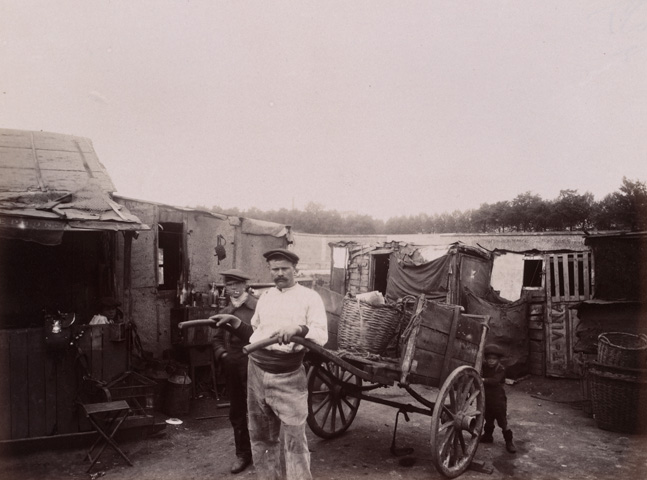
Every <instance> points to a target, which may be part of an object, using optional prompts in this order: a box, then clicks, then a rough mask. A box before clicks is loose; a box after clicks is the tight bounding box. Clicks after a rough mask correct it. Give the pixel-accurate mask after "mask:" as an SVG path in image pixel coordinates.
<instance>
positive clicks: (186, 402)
mask: <svg viewBox="0 0 647 480" xmlns="http://www.w3.org/2000/svg"><path fill="white" fill-rule="evenodd" d="M164 396H165V398H164V413H166V414H167V415H169V416H171V417H176V416H178V415H187V414H188V413H189V408H190V400H191V379H190V378H189V377H188V376H187V375H184V376H182V375H172V376H171V377H169V379H168V381H167V384H166V388H165V392H164Z"/></svg>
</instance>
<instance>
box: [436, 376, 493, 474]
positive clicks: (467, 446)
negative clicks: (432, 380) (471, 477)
mask: <svg viewBox="0 0 647 480" xmlns="http://www.w3.org/2000/svg"><path fill="white" fill-rule="evenodd" d="M484 419H485V395H484V391H483V380H481V376H480V375H479V374H478V372H477V371H476V370H475V369H474V368H472V367H469V366H462V367H459V368H457V369H456V370H454V371H453V372H452V373H451V374H450V375H449V376H448V377H447V380H445V383H443V386H442V387H441V389H440V392H438V398H437V399H436V404H435V405H434V411H433V414H432V416H431V456H432V460H433V462H434V466H435V467H436V469H437V470H438V471H439V472H440V473H442V474H443V475H444V476H446V477H448V478H454V477H457V476H458V475H460V474H461V473H463V472H464V471H465V470H467V467H469V466H470V463H471V462H472V459H473V458H474V455H475V454H476V449H477V448H478V445H479V435H480V434H481V429H482V427H483V422H484Z"/></svg>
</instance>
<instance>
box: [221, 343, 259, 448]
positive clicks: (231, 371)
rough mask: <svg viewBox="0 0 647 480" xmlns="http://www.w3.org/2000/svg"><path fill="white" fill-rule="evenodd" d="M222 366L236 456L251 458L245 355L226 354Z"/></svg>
mask: <svg viewBox="0 0 647 480" xmlns="http://www.w3.org/2000/svg"><path fill="white" fill-rule="evenodd" d="M222 368H223V371H224V374H225V382H226V385H227V392H228V393H229V421H230V422H231V426H232V427H233V428H234V442H235V443H236V456H237V457H245V458H252V447H251V445H250V441H249V431H248V429H247V355H245V354H244V353H241V354H240V355H238V354H235V353H230V354H228V355H227V356H226V357H225V358H224V359H222Z"/></svg>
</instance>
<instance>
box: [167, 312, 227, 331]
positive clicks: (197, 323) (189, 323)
mask: <svg viewBox="0 0 647 480" xmlns="http://www.w3.org/2000/svg"><path fill="white" fill-rule="evenodd" d="M223 318H231V319H236V320H238V321H240V319H239V318H238V317H237V316H236V315H230V314H228V313H219V314H218V315H214V316H213V317H209V318H201V319H199V320H186V321H184V322H180V323H178V324H177V326H178V328H179V329H180V330H182V329H183V328H185V327H201V326H207V327H211V328H218V327H217V324H218V320H222V319H223Z"/></svg>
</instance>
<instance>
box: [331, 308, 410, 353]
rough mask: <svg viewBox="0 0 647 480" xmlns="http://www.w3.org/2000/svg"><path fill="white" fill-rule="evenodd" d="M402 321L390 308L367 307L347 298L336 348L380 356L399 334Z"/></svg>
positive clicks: (398, 314) (400, 316) (398, 311)
mask: <svg viewBox="0 0 647 480" xmlns="http://www.w3.org/2000/svg"><path fill="white" fill-rule="evenodd" d="M401 318H402V314H401V312H400V310H398V309H397V308H396V307H395V306H393V305H388V304H387V305H370V304H368V303H366V302H362V301H361V300H358V299H356V298H349V297H346V298H344V303H343V306H342V311H341V317H340V319H339V327H338V330H337V342H338V345H339V349H340V350H348V351H354V352H359V353H373V354H377V355H382V354H384V353H385V350H386V348H387V346H388V345H389V342H390V341H391V340H392V339H393V338H394V337H395V336H396V335H397V334H398V333H399V328H400V320H401Z"/></svg>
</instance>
